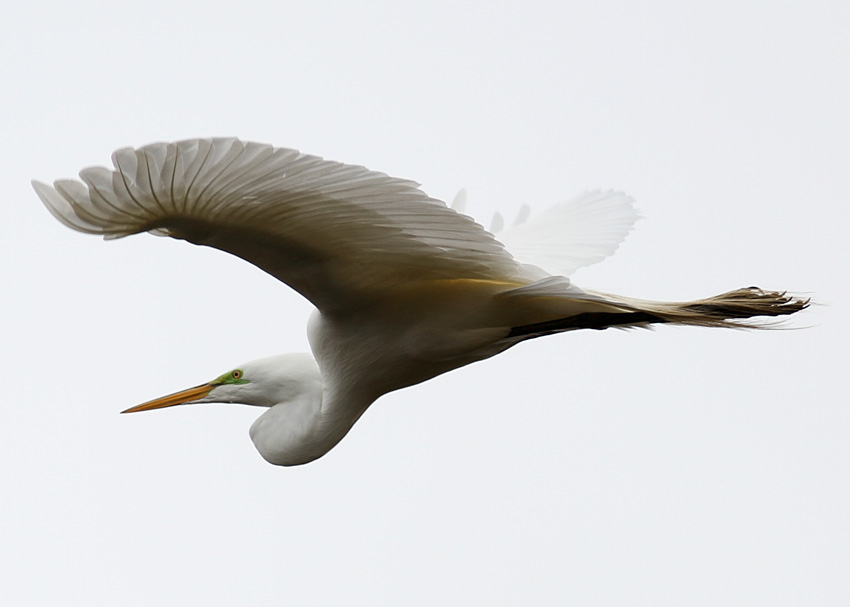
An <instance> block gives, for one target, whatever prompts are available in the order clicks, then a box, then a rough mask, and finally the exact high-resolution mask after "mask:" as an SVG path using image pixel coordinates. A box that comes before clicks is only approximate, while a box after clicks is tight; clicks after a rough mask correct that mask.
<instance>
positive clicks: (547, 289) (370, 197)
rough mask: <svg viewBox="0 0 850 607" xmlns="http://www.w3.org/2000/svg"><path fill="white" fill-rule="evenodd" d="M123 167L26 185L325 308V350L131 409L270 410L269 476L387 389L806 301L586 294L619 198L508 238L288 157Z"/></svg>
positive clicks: (574, 205)
mask: <svg viewBox="0 0 850 607" xmlns="http://www.w3.org/2000/svg"><path fill="white" fill-rule="evenodd" d="M112 160H113V164H114V166H115V168H114V169H107V168H102V167H97V168H88V169H85V170H83V171H82V172H81V173H80V178H81V179H82V182H80V181H75V180H59V181H56V182H54V184H53V186H49V185H46V184H42V183H39V182H33V187H34V188H35V191H36V192H37V193H38V195H39V197H40V198H41V200H42V201H43V202H44V204H45V205H46V206H47V208H48V209H49V210H50V212H51V213H52V214H53V215H54V216H55V217H56V218H57V219H58V220H59V221H61V222H62V223H64V224H65V225H67V226H68V227H70V228H73V229H75V230H78V231H80V232H87V233H91V234H101V235H103V236H104V237H105V238H119V237H122V236H128V235H130V234H136V233H139V232H151V233H153V234H157V235H167V236H171V237H173V238H179V239H182V240H187V241H189V242H191V243H193V244H198V245H206V246H212V247H216V248H218V249H221V250H223V251H227V252H228V253H231V254H233V255H237V256H238V257H241V258H243V259H245V260H246V261H249V262H251V263H253V264H254V265H256V266H258V267H260V268H262V269H263V270H265V271H266V272H268V273H269V274H271V275H272V276H274V277H275V278H277V279H279V280H281V281H283V282H285V283H287V284H288V285H289V286H291V287H292V288H293V289H295V290H296V291H298V292H299V293H301V294H302V295H303V296H304V297H306V298H307V299H309V300H310V301H311V302H312V303H313V304H314V305H315V306H316V311H315V312H314V313H313V315H312V316H311V318H310V321H309V324H308V337H309V340H310V346H311V349H312V350H313V355H314V356H310V355H308V354H285V355H281V356H275V357H271V358H266V359H261V360H256V361H252V362H249V363H246V364H244V365H242V366H240V367H238V368H236V369H233V370H232V371H229V372H227V373H225V374H223V375H221V376H219V377H217V378H216V379H214V380H213V381H211V382H208V383H206V384H203V385H200V386H197V387H195V388H190V389H189V390H184V391H182V392H178V393H176V394H172V395H169V396H166V397H163V398H159V399H156V400H153V401H150V402H147V403H144V404H142V405H139V406H137V407H133V408H131V409H128V410H127V411H126V412H134V411H145V410H149V409H157V408H162V407H168V406H172V405H178V404H186V403H202V402H225V403H243V404H249V405H257V406H261V407H267V408H268V410H267V411H266V412H265V413H263V415H261V416H260V417H259V419H257V421H256V422H255V423H254V424H253V425H252V426H251V431H250V435H251V439H252V440H253V442H254V444H255V445H256V447H257V449H258V451H259V452H260V454H261V455H262V456H263V457H264V458H265V459H266V460H267V461H269V462H271V463H273V464H279V465H296V464H303V463H307V462H310V461H312V460H314V459H317V458H319V457H321V456H322V455H324V454H325V453H327V452H328V451H329V450H330V449H331V448H332V447H333V446H334V445H336V444H337V443H338V442H339V441H340V440H341V439H342V438H343V437H344V436H345V434H346V433H347V432H348V431H349V430H350V429H351V427H352V426H353V425H354V423H355V422H356V421H357V419H358V418H359V417H360V416H361V415H362V414H363V412H364V411H365V410H366V408H368V407H369V405H370V404H372V403H373V402H374V401H375V400H376V399H377V398H379V397H380V396H381V395H383V394H386V393H387V392H390V391H392V390H397V389H399V388H404V387H406V386H410V385H413V384H416V383H419V382H422V381H425V380H427V379H430V378H432V377H435V376H436V375H439V374H441V373H445V372H446V371H450V370H452V369H456V368H458V367H461V366H463V365H466V364H469V363H471V362H474V361H478V360H482V359H485V358H489V357H490V356H493V355H495V354H498V353H499V352H502V351H504V350H506V349H507V348H510V347H511V346H513V345H516V344H517V343H519V342H520V341H523V340H526V339H531V338H534V337H540V336H543V335H549V334H552V333H560V332H564V331H569V330H573V329H582V328H591V329H605V328H608V327H629V326H647V325H651V324H655V323H673V324H683V325H702V326H715V327H735V326H752V325H747V324H745V323H742V322H741V321H742V320H744V319H747V318H750V317H754V316H779V315H786V314H792V313H794V312H797V311H799V310H801V309H803V308H805V307H806V306H807V305H808V300H804V299H800V298H796V297H792V296H789V295H786V294H785V293H780V292H771V291H762V290H760V289H757V288H753V287H751V288H747V289H739V290H736V291H732V292H729V293H725V294H722V295H718V296H716V297H711V298H708V299H704V300H698V301H692V302H685V303H663V302H651V301H640V300H635V299H629V298H625V297H619V296H614V295H607V294H601V293H594V292H591V291H586V290H582V289H579V288H578V287H576V286H575V285H573V284H572V283H571V282H570V281H569V279H567V278H566V277H565V275H566V274H569V273H570V272H571V271H573V270H574V269H576V268H578V267H581V266H582V265H587V264H590V263H594V262H596V261H599V260H601V259H602V258H604V257H605V256H607V255H609V254H611V253H612V252H613V251H614V249H615V248H616V247H617V245H618V244H619V242H620V241H621V240H622V239H623V238H624V237H625V235H626V233H627V232H628V231H629V230H630V229H631V226H632V224H633V222H634V221H635V219H636V218H637V215H636V213H635V211H634V209H633V207H632V206H631V201H630V199H629V198H628V197H626V196H624V195H623V194H619V193H616V192H590V193H588V194H585V195H583V196H580V197H578V198H576V199H573V200H572V201H569V202H568V203H565V204H563V205H560V206H559V207H556V208H554V209H552V210H550V211H548V212H547V213H544V214H542V215H541V216H539V217H538V218H537V219H535V220H532V221H524V220H525V216H526V215H527V212H523V214H522V215H521V217H520V218H519V221H518V222H517V224H516V225H514V226H513V227H512V228H510V229H508V230H507V231H505V232H504V233H502V234H500V235H499V240H497V239H496V237H494V236H493V235H492V234H491V233H489V232H487V231H486V230H484V228H482V227H481V226H480V225H479V224H477V223H476V222H475V221H473V220H472V219H471V218H469V217H467V216H465V215H462V214H460V213H458V212H457V211H455V210H453V209H450V208H448V207H447V206H446V205H445V204H444V203H443V202H441V201H439V200H435V199H433V198H430V197H428V196H427V195H426V194H425V193H424V192H422V191H421V190H420V189H419V188H418V186H417V185H416V184H415V183H413V182H411V181H406V180H402V179H396V178H393V177H389V176H387V175H384V174H382V173H376V172H373V171H369V170H368V169H365V168H363V167H359V166H352V165H346V164H341V163H338V162H332V161H328V160H324V159H322V158H319V157H316V156H310V155H306V154H301V153H299V152H297V151H295V150H288V149H282V148H274V147H272V146H270V145H262V144H258V143H250V142H242V141H239V140H238V139H193V140H187V141H179V142H175V143H156V144H152V145H148V146H145V147H142V148H139V149H130V148H127V149H122V150H118V151H117V152H115V153H114V154H113V156H112ZM461 203H462V201H461V200H459V201H458V204H461ZM497 223H498V222H497ZM502 241H503V242H505V243H506V244H508V245H509V247H510V249H511V250H512V251H514V253H515V254H516V255H517V257H514V256H513V255H511V253H510V252H509V251H508V250H506V248H505V246H504V245H503V244H502ZM314 357H315V358H314Z"/></svg>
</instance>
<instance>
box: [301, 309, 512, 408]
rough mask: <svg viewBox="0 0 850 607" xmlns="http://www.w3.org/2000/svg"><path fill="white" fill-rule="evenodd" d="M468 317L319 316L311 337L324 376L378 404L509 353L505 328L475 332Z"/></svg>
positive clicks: (311, 326) (312, 323) (311, 327)
mask: <svg viewBox="0 0 850 607" xmlns="http://www.w3.org/2000/svg"><path fill="white" fill-rule="evenodd" d="M464 315H465V313H462V314H456V315H451V314H449V315H446V314H438V315H434V314H424V315H419V316H416V315H413V314H407V315H399V314H384V315H380V314H378V315H376V314H368V315H361V317H360V318H353V317H345V318H333V317H328V316H325V315H323V314H321V313H320V312H318V311H316V312H314V313H313V315H312V316H311V318H310V323H309V325H308V337H309V340H310V346H311V348H312V349H313V354H314V356H315V357H316V360H317V361H318V362H319V365H320V367H321V368H322V374H323V375H326V374H327V375H331V376H334V377H336V378H337V380H338V381H340V382H341V383H344V384H345V385H349V386H352V387H354V386H357V387H358V388H360V389H363V390H364V391H365V392H367V393H370V394H371V395H372V396H373V397H374V398H377V397H378V396H380V395H381V394H384V393H386V392H391V391H393V390H398V389H400V388H404V387H407V386H411V385H414V384H418V383H420V382H423V381H426V380H428V379H431V378H433V377H436V376H437V375H441V374H442V373H446V372H447V371H451V370H452V369H457V368H458V367H462V366H464V365H467V364H469V363H472V362H475V361H478V360H483V359H485V358H489V357H490V356H493V355H495V354H498V353H499V352H501V351H502V350H504V349H506V348H507V347H508V344H505V343H504V342H503V341H502V340H503V338H504V337H505V335H506V331H505V329H504V328H502V327H476V326H470V325H471V324H472V323H469V322H464V318H463V316H464ZM364 383H365V384H367V385H364Z"/></svg>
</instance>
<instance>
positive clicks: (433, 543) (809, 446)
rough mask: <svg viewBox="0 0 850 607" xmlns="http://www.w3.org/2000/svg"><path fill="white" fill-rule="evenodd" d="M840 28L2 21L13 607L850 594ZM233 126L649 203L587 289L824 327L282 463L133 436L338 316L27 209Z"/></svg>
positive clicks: (673, 343) (572, 8) (649, 8)
mask: <svg viewBox="0 0 850 607" xmlns="http://www.w3.org/2000/svg"><path fill="white" fill-rule="evenodd" d="M848 6H850V5H848V4H847V3H846V2H840V1H838V0H836V1H834V2H827V1H812V0H808V1H805V2H803V1H799V2H782V3H777V2H766V1H765V2H739V1H736V2H711V3H701V6H698V5H696V4H695V3H681V2H647V3H640V6H639V3H635V2H625V1H622V2H605V1H601V2H600V1H594V2H548V3H546V2H543V3H535V2H523V3H521V4H520V3H517V4H516V5H510V4H505V3H494V2H445V3H441V2H431V3H428V4H427V5H425V4H423V5H422V6H419V7H410V6H407V5H402V4H401V3H392V2H370V1H364V2H358V3H350V4H342V3H323V2H312V3H305V2H298V3H295V2H286V1H283V2H280V1H278V2H268V3H258V2H251V1H243V2H236V3H232V6H231V7H230V8H217V7H215V6H214V5H210V4H209V3H206V2H204V3H202V2H196V3H173V2H159V1H153V0H151V1H147V2H143V3H136V6H133V7H127V6H126V5H122V4H121V3H114V2H91V1H86V0H82V1H80V2H75V3H64V2H31V3H27V4H26V5H25V6H24V5H22V4H19V5H18V6H16V7H15V8H14V9H10V10H7V11H6V13H7V16H6V18H4V19H3V22H2V24H0V34H2V35H1V36H0V44H2V58H0V65H2V75H3V80H4V84H5V87H4V91H5V92H4V95H3V96H2V100H0V106H2V109H3V116H4V120H3V127H2V132H3V134H4V138H3V139H4V141H3V144H4V145H3V146H2V151H0V155H2V158H0V159H2V162H0V167H2V168H0V171H2V184H3V187H4V190H5V192H6V194H5V196H6V202H5V209H6V211H7V212H6V217H5V221H3V222H2V225H0V230H2V238H0V247H2V256H0V259H2V264H3V283H4V284H5V285H6V289H5V293H6V295H5V297H4V298H3V300H4V310H5V312H6V313H5V314H4V318H3V323H4V328H3V335H4V339H3V347H2V351H1V352H0V354H2V358H3V368H4V377H5V381H4V386H3V393H4V398H3V405H2V408H0V433H2V436H0V462H2V464H0V466H2V479H3V481H2V482H3V484H2V492H3V494H2V504H3V507H2V516H0V603H3V604H8V605H45V604H62V605H77V604H79V605H116V604H121V605H154V604H160V605H168V604H205V605H233V604H240V605H247V604H251V605H272V604H289V605H325V604H346V605H370V606H374V605H400V604H403V605H433V604H458V605H461V604H462V605H469V604H482V605H484V604H486V605H511V604H519V603H524V604H536V605H548V604H551V605H565V604H569V605H626V604H631V605H634V604H645V605H653V606H658V605H677V606H678V605H772V606H784V605H821V606H827V605H846V604H847V603H848V600H850V581H848V577H847V571H848V570H850V518H848V511H850V482H848V456H850V446H848V445H850V409H848V405H847V402H846V401H847V394H848V388H850V385H848V384H849V383H850V382H848V371H847V369H848V345H847V344H848V343H850V334H848V333H850V331H848V321H847V317H848V307H847V302H848V301H850V289H848V280H847V274H848V257H849V256H848V248H850V247H848V244H847V242H848V240H847V236H846V232H847V224H848V194H847V193H848V191H850V184H849V183H848V181H850V178H848V168H847V167H848V161H850V120H848V117H847V116H848V112H847V108H848V107H850V82H849V81H848V74H850V65H848V63H850V42H848V40H849V39H848V36H847V35H846V32H847V31H848V26H850V8H848ZM10 13H12V14H11V18H10V16H9V15H10ZM211 135H236V136H239V137H242V138H244V139H253V140H257V141H262V142H268V143H273V144H275V145H278V146H284V147H295V148H299V149H301V150H303V151H305V152H309V153H312V154H318V155H321V156H325V157H327V158H331V159H334V160H340V161H344V162H350V163H358V164H364V165H366V166H368V167H370V168H373V169H376V170H380V171H384V172H387V173H390V174H392V175H395V176H399V177H406V178H410V179H414V180H417V181H419V182H421V183H422V184H423V187H424V189H425V190H426V191H427V192H428V193H430V194H432V195H434V196H436V197H440V198H443V199H450V198H451V197H453V196H454V194H455V192H456V191H457V190H458V189H459V188H462V187H465V188H467V190H468V192H469V197H470V204H469V208H468V210H469V211H470V212H471V213H472V214H474V215H476V216H477V217H479V218H480V219H481V220H483V221H484V222H488V221H489V218H490V216H491V215H492V213H493V212H494V211H496V210H499V211H501V212H503V213H504V214H506V215H508V216H510V215H511V214H512V213H513V212H514V210H515V209H516V208H517V207H518V206H519V205H520V204H521V203H523V202H525V203H529V204H531V205H532V207H533V208H534V209H537V210H543V209H544V208H546V207H547V206H548V205H550V204H553V203H555V202H558V201H561V200H563V199H564V198H566V197H569V196H572V195H574V194H576V193H578V192H581V191H583V190H585V189H591V188H615V189H620V190H624V191H627V192H629V193H630V194H632V195H633V196H634V197H635V198H636V199H637V203H638V206H639V207H640V210H641V212H642V214H643V216H644V217H645V219H644V220H642V221H641V222H640V223H639V224H638V227H637V230H636V231H635V232H634V233H633V234H632V235H631V236H630V237H629V239H628V240H627V241H626V243H625V244H624V245H623V246H622V247H621V249H620V251H619V252H618V253H617V255H616V256H615V257H613V258H612V259H609V260H607V261H606V262H604V263H603V264H601V265H599V266H593V267H591V268H587V269H583V270H580V271H579V272H578V273H577V274H576V275H575V280H576V282H577V283H578V284H579V285H581V286H586V287H589V288H595V289H598V290H606V291H611V292H615V293H622V294H624V295H629V296H635V297H644V298H654V299H691V298H695V297H700V296H706V295H712V294H715V293H719V292H721V291H725V290H729V289H732V288H736V287H742V286H748V285H751V284H757V285H759V286H763V287H766V288H779V289H784V288H787V289H791V290H795V291H800V292H811V293H813V294H814V295H815V296H816V297H817V299H818V300H819V301H821V302H823V303H824V304H826V305H824V306H821V307H817V308H815V309H813V310H811V311H810V312H807V313H806V314H805V316H801V317H800V318H799V320H797V321H796V322H795V323H794V324H795V325H796V326H803V325H806V326H810V327H811V328H808V329H805V330H795V331H785V332H771V333H758V332H737V331H720V330H700V329H682V328H678V329H676V328H665V327H663V328H660V329H658V330H656V331H654V332H649V331H638V332H634V331H633V332H628V333H627V332H620V331H608V332H603V333H598V332H585V333H574V334H569V335H561V336H556V337H550V338H547V339H542V340H537V341H535V342H529V343H527V344H524V345H521V346H519V347H517V348H515V349H514V350H512V351H510V352H508V353H506V354H504V355H502V356H499V357H497V358H494V359H492V360H489V361H485V362H483V363H480V364H477V365H472V366H470V367H467V368H465V369H461V370H458V371H456V372H453V373H451V374H448V375H445V376H443V377H440V378H438V379H436V380H434V381H431V382H428V383H426V384H423V385H420V386H416V387H413V388H410V389H408V390H404V391H401V392H397V393H394V394H391V395H388V396H386V397H384V398H382V399H381V400H379V401H378V403H376V404H375V405H374V406H373V407H372V409H370V410H369V411H368V412H367V414H366V415H365V416H364V418H363V419H362V420H361V421H360V422H359V423H358V424H357V425H356V426H355V428H354V429H353V431H352V432H351V434H350V435H349V436H348V437H347V438H346V439H345V440H344V441H343V442H342V443H341V444H340V445H339V446H338V447H337V448H336V449H334V450H333V451H332V452H331V453H330V454H329V455H327V456H326V457H324V458H323V459H321V460H319V461H317V462H315V463H313V464H310V465H307V466H304V467H300V468H295V469H284V468H276V467H273V466H270V465H268V464H266V463H265V462H264V461H263V460H262V459H261V458H260V456H259V455H258V454H257V453H256V452H255V451H254V448H253V446H252V444H251V442H250V440H249V439H248V435H247V429H248V427H249V426H250V423H251V421H252V420H253V419H254V418H255V417H256V416H257V415H258V414H259V413H260V411H259V410H256V409H253V408H249V407H238V406H226V405H211V406H198V407H183V408H179V407H178V408H175V409H169V410H165V411H161V412H153V413H148V414H139V415H133V416H119V415H118V411H120V410H122V409H125V408H127V407H129V406H131V405H135V404H137V403H139V402H142V401H144V400H147V399H149V398H152V397H155V396H159V395H161V394H165V393H167V392H171V391H174V390H177V389H180V388H183V387H187V386H190V385H195V384H197V383H200V382H201V381H205V380H208V379H210V378H212V377H215V376H216V375H218V374H220V373H222V372H223V371H226V370H227V369H229V368H231V367H232V366H233V365H235V364H238V363H241V362H244V361H245V360H249V359H252V358H257V357H259V356H264V355H268V354H273V353H276V352H284V351H297V350H304V349H305V348H306V339H305V337H304V327H305V323H306V319H307V316H308V313H309V310H310V307H309V305H308V304H307V303H306V302H305V301H303V300H302V299H301V298H300V297H299V296H297V295H296V294H295V293H294V292H292V291H290V290H289V289H288V288H286V287H285V286H282V285H279V284H277V283H276V282H275V281H274V280H273V279H271V278H270V277H268V276H266V275H264V274H263V273H262V272H260V271H259V270H256V269H254V268H252V267H250V266H248V265H247V264H245V263H243V262H241V261H239V260H236V259H233V258H229V257H228V256H226V255H224V254H221V253H219V252H217V251H213V250H202V249H199V248H196V247H192V246H189V245H187V244H185V243H180V242H173V241H169V240H168V239H154V238H152V237H148V236H140V237H135V238H131V239H127V240H123V241H118V242H111V243H104V242H102V241H100V240H99V239H97V238H94V237H86V236H83V235H80V234H77V233H74V232H72V231H70V230H68V229H66V228H65V227H63V226H61V225H60V224H59V223H58V222H56V221H55V220H54V219H53V218H51V217H50V215H49V214H48V213H47V212H46V211H45V210H44V209H43V208H42V206H41V203H40V202H39V201H38V199H37V197H36V195H35V194H34V192H33V191H32V190H31V188H30V186H29V180H30V179H32V178H37V179H41V180H45V181H48V180H52V179H56V178H60V177H72V176H74V175H75V174H76V172H77V171H78V170H79V169H80V168H82V167H84V166H88V165H93V164H106V163H108V162H109V155H110V153H111V152H112V151H113V150H114V149H115V148H118V147H123V146H127V145H131V146H138V145H143V144H145V143H148V142H151V141H156V140H174V139H181V138H187V137H198V136H211Z"/></svg>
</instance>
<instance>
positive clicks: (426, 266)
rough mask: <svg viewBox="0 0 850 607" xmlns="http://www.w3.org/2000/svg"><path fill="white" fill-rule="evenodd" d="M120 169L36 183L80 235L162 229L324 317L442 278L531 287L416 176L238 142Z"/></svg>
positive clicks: (206, 143) (120, 154) (179, 147)
mask: <svg viewBox="0 0 850 607" xmlns="http://www.w3.org/2000/svg"><path fill="white" fill-rule="evenodd" d="M112 161H113V164H114V167H115V168H114V170H110V169H106V168H102V167H95V168H87V169H84V170H83V171H81V172H80V178H81V179H82V182H80V181H74V180H60V181H56V182H55V183H54V184H53V187H51V186H48V185H45V184H42V183H38V182H33V186H34V188H35V191H36V192H37V193H38V195H39V197H40V198H41V200H42V201H43V202H44V204H45V205H46V206H47V208H48V209H49V210H50V212H51V213H52V214H53V215H54V216H55V217H56V218H57V219H58V220H59V221H61V222H62V223H64V224H65V225H67V226H68V227H70V228H73V229H75V230H78V231H81V232H86V233H91V234H101V235H103V236H104V237H105V238H120V237H123V236H127V235H130V234H135V233H139V232H151V233H154V234H158V235H168V236H172V237H174V238H180V239H184V240H187V241H189V242H192V243H194V244H198V245H206V246H213V247H217V248H219V249H222V250H224V251H227V252H229V253H232V254H234V255H237V256H239V257H242V258H243V259H245V260H247V261H249V262H251V263H253V264H255V265H257V266H259V267H260V268H262V269H263V270H265V271H266V272H268V273H269V274H271V275H273V276H275V277H276V278H278V279H280V280H282V281H284V282H286V283H287V284H289V285H290V286H291V287H293V288H294V289H296V290H297V291H299V292H300V293H302V294H303V295H304V296H305V297H307V298H308V299H310V300H311V301H312V302H313V303H314V304H315V305H316V306H318V307H319V308H320V309H323V310H326V311H328V310H333V309H338V308H342V307H350V306H352V305H358V304H360V305H366V304H368V302H369V301H371V300H372V299H373V298H375V297H378V296H379V293H380V292H381V291H382V290H386V289H394V288H397V287H398V286H400V285H401V284H403V283H409V282H413V281H425V280H437V279H455V278H462V279H495V280H522V279H523V278H522V277H523V276H524V273H525V269H524V267H523V266H522V265H521V264H519V263H518V262H516V261H515V260H514V259H513V258H512V257H511V255H510V254H508V253H507V252H506V251H505V249H504V246H503V245H502V244H501V243H500V242H498V241H496V239H495V238H494V237H493V236H492V235H491V234H490V233H489V232H487V231H485V230H484V229H483V228H482V227H481V226H480V225H478V224H477V223H475V222H474V221H473V220H472V219H471V218H469V217H467V216H465V215H461V214H459V213H457V212H455V211H453V210H451V209H449V208H448V207H447V206H446V205H445V204H444V203H443V202H441V201H439V200H435V199H433V198H429V197H428V196H427V195H426V194H425V193H423V192H422V191H421V190H420V189H419V188H418V186H417V184H416V183H414V182H412V181H407V180H403V179H396V178H392V177H389V176H387V175H385V174H383V173H376V172H373V171H369V170H367V169H365V168H363V167H360V166H353V165H344V164H340V163H337V162H332V161H327V160H323V159H322V158H319V157H316V156H309V155H306V154H301V153H299V152H297V151H295V150H289V149H283V148H274V147H272V146H270V145H264V144H258V143H250V142H242V141H240V140H238V139H200V140H198V139H194V140H187V141H179V142H176V143H167V144H166V143H155V144H151V145H148V146H145V147H142V148H139V149H131V148H125V149H121V150H118V151H116V152H115V153H114V154H113V155H112Z"/></svg>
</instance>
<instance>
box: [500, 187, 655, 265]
mask: <svg viewBox="0 0 850 607" xmlns="http://www.w3.org/2000/svg"><path fill="white" fill-rule="evenodd" d="M528 215H529V209H528V207H523V211H522V212H520V215H519V217H518V218H517V221H516V222H514V225H513V226H512V227H510V228H508V229H507V230H505V231H501V226H500V225H499V220H496V221H495V223H494V225H493V226H492V227H491V228H490V230H491V231H492V232H493V233H494V234H495V235H496V238H498V239H499V241H501V242H502V243H504V245H505V246H506V247H507V248H508V250H509V251H510V252H511V253H512V254H513V256H514V257H515V258H516V259H517V260H518V261H521V262H523V263H527V264H532V265H535V266H537V267H539V268H542V269H543V270H544V271H546V272H548V273H550V274H560V275H563V276H569V275H570V274H572V273H573V272H574V271H575V270H577V269H578V268H581V267H584V266H588V265H591V264H594V263H598V262H600V261H602V260H603V259H605V258H606V257H608V256H609V255H611V254H612V253H614V251H616V250H617V247H618V246H619V245H620V243H621V242H623V239H625V237H626V236H627V235H628V233H629V232H630V231H631V229H632V227H633V226H634V224H635V222H636V221H637V220H638V218H639V215H638V213H637V211H636V210H635V208H634V206H633V204H632V199H631V198H630V197H629V196H627V195H626V194H623V193H622V192H612V191H607V192H603V191H599V190H595V191H592V192H585V193H584V194H581V195H580V196H576V197H575V198H573V199H571V200H568V201H566V202H564V203H561V204H559V205H557V206H555V207H552V208H551V209H549V210H547V211H546V212H544V213H542V214H540V215H538V216H536V217H533V218H532V219H531V220H528ZM499 219H500V218H499Z"/></svg>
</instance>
